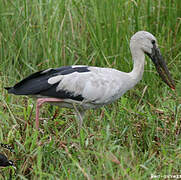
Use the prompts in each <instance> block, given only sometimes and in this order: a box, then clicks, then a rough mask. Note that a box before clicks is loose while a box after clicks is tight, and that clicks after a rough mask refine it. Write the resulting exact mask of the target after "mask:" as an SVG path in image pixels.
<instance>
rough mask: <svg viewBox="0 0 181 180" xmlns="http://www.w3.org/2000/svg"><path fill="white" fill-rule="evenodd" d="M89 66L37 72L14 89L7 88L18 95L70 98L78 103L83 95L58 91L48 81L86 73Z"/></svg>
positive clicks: (54, 85)
mask: <svg viewBox="0 0 181 180" xmlns="http://www.w3.org/2000/svg"><path fill="white" fill-rule="evenodd" d="M88 71H90V70H88V67H87V66H80V67H72V66H64V67H60V68H56V69H49V70H43V71H39V72H36V73H34V74H31V75H30V76H28V77H26V78H25V79H23V80H22V81H20V82H19V83H17V84H15V86H14V87H7V88H5V89H7V90H8V93H12V94H16V95H38V94H40V95H43V96H48V97H55V98H70V99H74V100H78V101H82V100H83V97H82V96H81V95H77V96H73V94H72V93H71V92H67V91H64V90H59V91H56V87H57V86H58V83H56V84H53V85H52V84H49V83H48V79H49V78H51V77H54V76H58V75H68V74H71V73H74V72H79V73H84V72H88Z"/></svg>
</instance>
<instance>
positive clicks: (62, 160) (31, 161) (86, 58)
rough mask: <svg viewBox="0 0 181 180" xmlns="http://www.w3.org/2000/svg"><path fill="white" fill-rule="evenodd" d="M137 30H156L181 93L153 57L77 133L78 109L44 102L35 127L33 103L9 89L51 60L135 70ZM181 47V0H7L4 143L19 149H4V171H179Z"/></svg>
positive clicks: (0, 75) (0, 99)
mask: <svg viewBox="0 0 181 180" xmlns="http://www.w3.org/2000/svg"><path fill="white" fill-rule="evenodd" d="M138 30H146V31H149V32H151V33H152V34H154V35H155V36H156V37H157V39H158V42H159V45H160V49H161V52H162V54H163V55H164V57H165V59H166V61H167V63H168V68H169V70H170V71H171V74H172V76H173V78H174V79H175V81H176V83H177V89H176V93H174V92H173V91H172V90H170V89H169V88H168V87H167V86H166V85H165V84H164V83H162V82H161V80H160V78H159V77H158V74H157V73H156V71H155V68H154V65H153V64H152V63H151V62H150V61H147V63H146V64H145V73H144V77H143V80H142V81H141V82H140V83H139V84H138V85H137V86H136V87H135V88H134V89H132V90H130V91H129V92H127V93H126V94H125V95H124V96H123V97H122V98H121V99H120V100H119V101H117V102H115V103H114V104H112V105H109V106H107V107H103V108H101V109H99V110H96V111H92V110H90V111H88V112H87V114H86V118H85V120H84V124H83V129H82V130H81V131H80V134H78V124H77V122H76V120H75V117H74V114H73V111H72V110H70V109H58V108H57V107H52V106H49V105H47V106H46V107H43V108H42V110H41V118H42V121H41V125H40V127H41V131H39V132H37V131H36V130H35V108H33V105H34V101H33V100H32V99H28V98H27V97H17V96H13V95H9V94H7V92H6V91H5V90H4V87H6V86H11V85H14V84H15V83H16V82H18V81H19V80H21V79H22V78H24V77H25V76H27V75H29V74H30V73H33V72H35V71H37V70H41V69H46V68H49V67H59V66H64V65H72V64H86V65H92V66H103V67H112V68H116V69H119V70H122V71H126V72H129V71H130V70H131V68H132V61H131V55H130V50H129V40H130V37H131V36H132V35H133V34H134V33H135V32H136V31H138ZM180 49H181V3H180V0H175V1H171V0H160V1H153V0H141V1H136V0H121V1H120V0H114V1H109V0H67V1H64V0H52V1H51V0H49V1H48V0H39V1H37V0H31V1H27V0H14V1H10V0H9V1H7V0H2V2H1V4H0V91H1V94H0V142H2V143H8V144H9V145H12V146H13V147H14V150H15V153H10V152H7V151H6V152H5V150H4V149H3V148H0V152H3V153H6V155H7V156H8V157H9V159H12V160H14V161H15V163H16V166H17V171H16V176H15V171H14V170H13V169H12V168H9V167H8V168H5V169H0V178H1V179H2V178H4V179H8V178H9V176H10V175H9V174H10V172H12V175H13V178H14V179H16V178H17V179H23V180H24V179H52V180H54V179H73V180H74V179H114V180H118V179H138V180H140V179H149V178H151V175H160V176H162V175H180V174H181V170H180V161H181V152H180V149H181V98H180V95H181V93H180V89H181V81H180V77H181V51H180ZM57 109H58V110H59V111H58V114H57ZM55 114H57V115H56V116H55V118H53V116H54V115H55ZM160 179H162V178H160Z"/></svg>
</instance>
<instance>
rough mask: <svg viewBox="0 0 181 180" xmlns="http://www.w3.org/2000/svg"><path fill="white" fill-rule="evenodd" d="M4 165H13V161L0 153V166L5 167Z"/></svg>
mask: <svg viewBox="0 0 181 180" xmlns="http://www.w3.org/2000/svg"><path fill="white" fill-rule="evenodd" d="M6 166H13V167H14V164H13V161H11V160H8V158H7V157H6V156H5V155H4V154H1V153H0V167H6Z"/></svg>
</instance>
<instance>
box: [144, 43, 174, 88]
mask: <svg viewBox="0 0 181 180" xmlns="http://www.w3.org/2000/svg"><path fill="white" fill-rule="evenodd" d="M147 55H148V56H149V57H150V58H151V59H152V61H153V63H154V64H155V67H156V70H157V72H158V74H159V75H160V77H161V78H162V80H163V81H164V82H165V83H166V84H167V85H168V86H169V87H170V88H172V89H175V82H174V81H173V79H172V78H171V75H170V72H169V70H168V68H167V65H166V63H165V61H164V59H163V57H162V55H161V53H160V50H159V49H158V48H157V47H156V45H155V44H154V45H153V48H152V53H151V54H147Z"/></svg>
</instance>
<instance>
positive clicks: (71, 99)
mask: <svg viewBox="0 0 181 180" xmlns="http://www.w3.org/2000/svg"><path fill="white" fill-rule="evenodd" d="M130 50H131V54H132V58H133V63H134V66H133V70H132V71H131V72H129V73H126V72H121V71H118V70H116V69H112V68H102V67H92V66H82V65H81V66H80V65H79V66H64V67H60V68H55V69H53V68H50V69H47V70H43V71H39V72H36V73H34V74H32V75H30V76H28V77H27V78H25V79H23V80H22V81H20V82H19V83H17V84H16V85H15V86H14V87H8V88H6V89H7V90H8V93H12V94H15V95H29V96H32V97H35V98H36V99H37V106H36V128H38V127H39V108H40V107H41V105H42V104H43V103H45V102H48V103H53V104H57V105H59V106H60V107H68V108H74V109H75V112H76V115H77V118H78V119H79V121H80V125H82V121H83V117H84V114H85V111H86V110H87V109H90V108H98V107H101V106H104V105H107V104H110V103H112V102H113V101H115V100H117V99H118V98H120V97H121V96H122V95H123V94H124V93H125V92H126V91H128V90H129V89H131V88H133V87H134V86H135V85H136V84H137V83H138V82H139V81H140V80H141V79H142V76H143V71H144V61H145V54H147V55H148V56H149V57H150V58H151V59H152V61H153V63H154V64H155V66H156V69H157V71H158V73H159V75H160V77H161V78H162V80H163V81H164V82H165V83H166V84H167V85H168V86H169V87H170V88H172V89H175V84H174V81H173V80H172V78H171V75H170V73H169V71H168V69H167V66H166V63H165V61H164V60H163V58H162V56H161V53H160V50H159V48H158V45H157V40H156V38H155V37H154V36H153V35H152V34H151V33H149V32H146V31H139V32H137V33H136V34H134V35H133V36H132V38H131V41H130Z"/></svg>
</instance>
